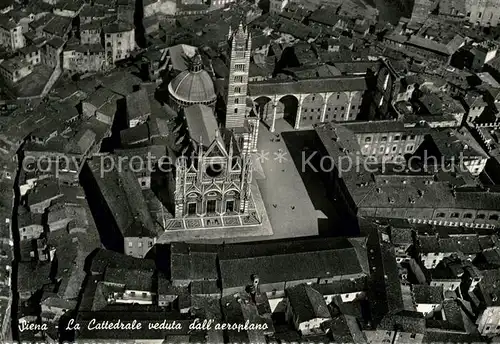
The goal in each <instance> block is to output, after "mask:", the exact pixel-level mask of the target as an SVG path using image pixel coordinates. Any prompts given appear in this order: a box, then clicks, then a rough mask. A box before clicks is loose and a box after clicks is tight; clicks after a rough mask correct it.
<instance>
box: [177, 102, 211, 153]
mask: <svg viewBox="0 0 500 344" xmlns="http://www.w3.org/2000/svg"><path fill="white" fill-rule="evenodd" d="M184 116H185V117H186V122H187V126H188V131H189V136H190V137H191V139H193V140H195V141H199V140H200V138H201V140H202V142H203V143H204V144H205V145H210V144H211V143H212V142H213V141H214V140H215V139H216V135H217V134H216V133H217V132H218V131H219V126H218V125H217V120H216V119H215V116H214V112H213V110H212V108H210V107H208V106H206V105H203V104H196V105H191V106H189V107H187V108H185V109H184Z"/></svg>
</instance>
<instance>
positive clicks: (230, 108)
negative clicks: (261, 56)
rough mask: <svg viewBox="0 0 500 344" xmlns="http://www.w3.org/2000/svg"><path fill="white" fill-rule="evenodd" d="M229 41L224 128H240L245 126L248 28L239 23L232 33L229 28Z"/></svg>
mask: <svg viewBox="0 0 500 344" xmlns="http://www.w3.org/2000/svg"><path fill="white" fill-rule="evenodd" d="M229 40H230V41H229V45H230V47H231V54H230V56H231V57H230V62H229V85H228V93H227V100H226V128H242V127H243V126H244V125H245V115H246V114H245V112H246V97H247V86H248V70H249V68H250V53H251V49H252V38H251V34H250V33H249V32H248V28H244V27H243V24H241V23H240V25H239V27H238V29H237V30H236V31H234V32H233V31H232V29H231V28H229Z"/></svg>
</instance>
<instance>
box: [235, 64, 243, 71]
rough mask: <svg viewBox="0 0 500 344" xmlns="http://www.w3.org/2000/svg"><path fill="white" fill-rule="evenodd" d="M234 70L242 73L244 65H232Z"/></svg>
mask: <svg viewBox="0 0 500 344" xmlns="http://www.w3.org/2000/svg"><path fill="white" fill-rule="evenodd" d="M234 69H235V70H237V71H239V72H244V71H245V65H244V64H242V63H238V64H235V65H234Z"/></svg>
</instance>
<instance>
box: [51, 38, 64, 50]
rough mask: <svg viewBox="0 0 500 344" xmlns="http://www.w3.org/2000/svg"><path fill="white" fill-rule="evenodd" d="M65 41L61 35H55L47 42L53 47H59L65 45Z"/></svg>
mask: <svg viewBox="0 0 500 344" xmlns="http://www.w3.org/2000/svg"><path fill="white" fill-rule="evenodd" d="M64 43H65V42H64V41H63V40H62V39H61V38H59V37H54V38H52V39H51V40H50V41H48V42H47V44H48V45H50V46H51V47H53V48H56V49H59V48H61V47H62V46H63V45H64Z"/></svg>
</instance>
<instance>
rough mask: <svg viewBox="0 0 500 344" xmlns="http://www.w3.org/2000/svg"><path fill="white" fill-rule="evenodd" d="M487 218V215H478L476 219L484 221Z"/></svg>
mask: <svg viewBox="0 0 500 344" xmlns="http://www.w3.org/2000/svg"><path fill="white" fill-rule="evenodd" d="M485 218H486V215H485V214H477V215H476V219H480V220H484V219H485Z"/></svg>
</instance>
